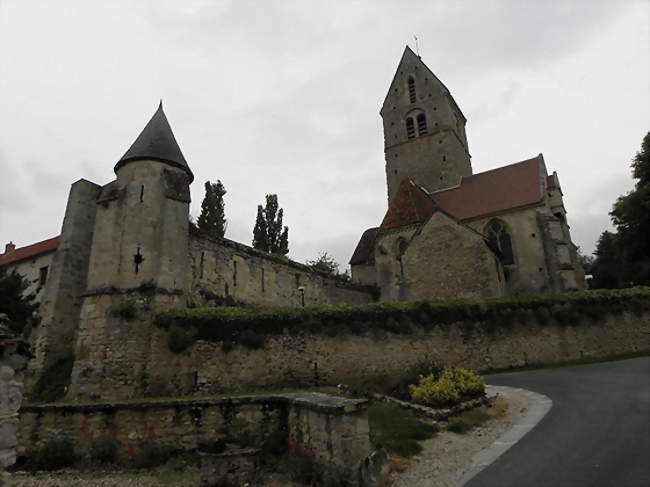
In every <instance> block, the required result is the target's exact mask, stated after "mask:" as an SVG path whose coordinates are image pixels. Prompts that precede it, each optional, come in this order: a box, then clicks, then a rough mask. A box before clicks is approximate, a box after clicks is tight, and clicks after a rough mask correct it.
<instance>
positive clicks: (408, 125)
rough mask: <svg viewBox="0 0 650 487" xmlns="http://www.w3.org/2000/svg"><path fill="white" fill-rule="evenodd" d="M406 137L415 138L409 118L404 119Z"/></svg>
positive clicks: (413, 127)
mask: <svg viewBox="0 0 650 487" xmlns="http://www.w3.org/2000/svg"><path fill="white" fill-rule="evenodd" d="M406 137H407V138H409V139H414V138H415V124H414V123H413V119H412V118H411V117H409V118H407V119H406Z"/></svg>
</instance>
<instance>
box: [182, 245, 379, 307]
mask: <svg viewBox="0 0 650 487" xmlns="http://www.w3.org/2000/svg"><path fill="white" fill-rule="evenodd" d="M190 264H191V269H190V273H189V276H188V289H187V295H188V299H189V300H190V301H191V302H192V303H193V304H195V305H197V306H209V305H211V304H214V303H215V302H217V303H223V302H224V301H225V300H227V299H232V300H234V301H235V302H239V303H246V304H259V305H264V306H290V307H296V308H299V307H301V306H302V304H303V303H302V300H303V296H304V305H305V306H317V305H323V304H341V303H350V304H364V303H371V302H373V301H375V296H374V294H373V289H372V288H371V287H369V286H364V285H360V284H354V283H350V282H345V281H342V280H340V279H336V278H334V277H332V276H331V275H328V274H325V273H323V272H319V271H315V270H314V269H312V268H311V267H309V266H307V265H304V264H301V263H298V262H294V261H292V260H290V259H287V258H284V257H281V256H275V255H271V254H267V253H265V252H261V251H259V250H257V249H254V248H252V247H249V246H248V245H244V244H241V243H239V242H235V241H233V240H229V239H227V238H216V237H209V236H206V235H203V234H198V235H197V234H194V235H191V236H190ZM298 288H302V289H303V292H302V293H301V292H300V291H299V290H298Z"/></svg>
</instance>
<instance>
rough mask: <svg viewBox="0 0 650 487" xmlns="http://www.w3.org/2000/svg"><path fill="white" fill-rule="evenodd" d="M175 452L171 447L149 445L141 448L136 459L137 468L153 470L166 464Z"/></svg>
mask: <svg viewBox="0 0 650 487" xmlns="http://www.w3.org/2000/svg"><path fill="white" fill-rule="evenodd" d="M173 453H174V451H173V449H172V448H171V447H168V446H162V445H157V444H155V443H147V444H145V445H143V446H142V447H141V448H140V451H139V452H138V454H137V456H136V457H135V466H136V467H137V468H151V467H156V466H158V465H162V464H163V463H165V462H166V461H167V460H169V458H171V456H172V455H173Z"/></svg>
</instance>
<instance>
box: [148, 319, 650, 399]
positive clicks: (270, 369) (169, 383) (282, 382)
mask: <svg viewBox="0 0 650 487" xmlns="http://www.w3.org/2000/svg"><path fill="white" fill-rule="evenodd" d="M582 320H583V322H580V323H578V324H577V325H575V326H565V325H560V324H556V323H553V322H550V323H546V324H543V325H542V324H540V323H538V322H537V321H535V319H534V315H533V314H532V313H531V314H530V320H529V321H527V322H526V323H525V324H521V323H514V324H513V325H512V326H510V327H508V326H505V325H501V326H498V327H496V328H495V327H493V326H490V324H488V323H484V322H458V323H453V324H448V325H436V326H433V327H431V329H430V330H429V331H426V330H424V329H423V328H420V327H414V328H413V333H412V334H408V335H407V334H394V333H390V332H385V331H382V330H377V331H373V332H369V333H364V334H359V335H353V334H350V333H349V332H347V331H342V332H341V334H340V335H338V336H327V335H325V334H308V333H295V332H291V333H289V332H287V333H286V334H284V335H279V336H269V337H267V340H266V343H265V345H264V346H263V348H259V349H254V350H252V349H249V348H246V347H243V346H240V345H236V346H235V347H234V348H233V349H232V350H228V351H225V350H224V349H222V344H221V343H220V342H206V341H197V342H196V343H195V344H194V345H192V346H191V347H189V348H188V349H187V350H185V351H184V352H182V353H179V354H176V353H173V352H171V351H170V350H169V348H168V345H167V333H168V332H167V331H165V330H162V329H158V328H156V329H155V330H154V331H153V333H152V341H151V347H150V349H149V354H148V355H147V356H145V357H142V360H144V361H146V363H147V370H148V377H149V387H150V388H151V387H153V386H154V385H155V386H156V387H155V389H152V390H155V391H156V392H157V393H158V394H159V395H181V394H182V395H191V394H218V393H233V392H235V391H250V390H260V389H265V388H268V389H273V388H276V389H277V388H282V387H287V386H291V387H302V386H314V385H325V384H329V385H336V384H339V383H346V384H355V385H362V384H363V383H364V382H366V381H375V382H377V381H379V383H385V381H387V380H392V381H394V380H395V378H398V377H399V376H401V375H402V374H403V373H404V372H405V371H406V370H407V369H408V368H409V367H411V366H413V365H416V364H418V363H420V362H423V361H425V360H435V361H437V362H441V363H446V364H449V365H454V366H462V367H467V368H472V369H476V370H486V369H493V368H494V369H498V368H508V367H514V366H522V365H529V364H536V363H546V364H550V363H557V362H564V361H569V360H576V359H581V358H585V357H605V356H609V355H616V354H625V353H631V352H638V351H642V350H650V313H645V314H644V315H641V316H637V315H634V314H632V313H630V312H625V313H623V314H620V315H607V316H605V317H603V318H602V319H601V320H600V321H598V322H596V323H594V322H591V321H590V320H589V319H588V318H586V317H583V318H582Z"/></svg>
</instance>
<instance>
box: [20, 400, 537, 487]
mask: <svg viewBox="0 0 650 487" xmlns="http://www.w3.org/2000/svg"><path fill="white" fill-rule="evenodd" d="M501 398H502V400H503V401H505V403H507V408H502V409H503V410H504V411H503V415H502V416H501V417H497V418H494V419H492V420H490V421H489V422H487V423H486V424H485V425H483V426H482V427H477V428H474V429H472V430H470V431H468V432H467V433H464V434H456V433H451V432H449V431H441V432H440V433H438V434H437V435H436V436H435V437H434V438H432V439H430V440H427V441H425V442H423V443H422V446H423V449H422V452H421V453H420V454H419V455H417V456H415V457H412V458H410V459H402V458H399V457H392V458H391V465H392V467H393V473H392V474H391V484H392V486H393V487H432V486H436V487H457V486H458V482H459V479H460V478H461V477H462V476H463V474H464V473H465V472H467V471H468V470H469V469H470V468H471V467H472V459H473V458H474V456H475V455H476V454H478V453H479V452H481V451H482V450H484V449H486V448H488V447H489V446H490V445H491V444H492V443H493V442H494V441H495V440H496V439H497V438H499V437H500V436H501V435H502V434H503V433H504V432H505V431H507V430H508V429H509V427H510V426H511V425H512V424H514V423H516V422H517V420H518V419H519V418H520V416H521V415H522V414H523V413H524V412H525V410H526V408H527V407H528V404H527V400H526V398H525V397H524V396H523V395H521V394H517V393H513V392H509V393H504V394H502V396H501ZM12 480H13V481H14V484H15V487H122V486H128V487H165V486H173V487H197V486H198V485H199V473H198V469H192V470H191V471H186V472H165V471H151V472H142V471H93V472H79V471H75V470H61V471H56V472H36V473H21V472H17V473H15V474H14V475H13V479H12ZM263 487H301V486H300V485H299V484H296V483H292V482H290V481H289V480H287V478H286V477H284V476H280V475H277V476H274V477H273V478H269V479H268V480H267V481H266V482H265V484H264V486H263Z"/></svg>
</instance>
